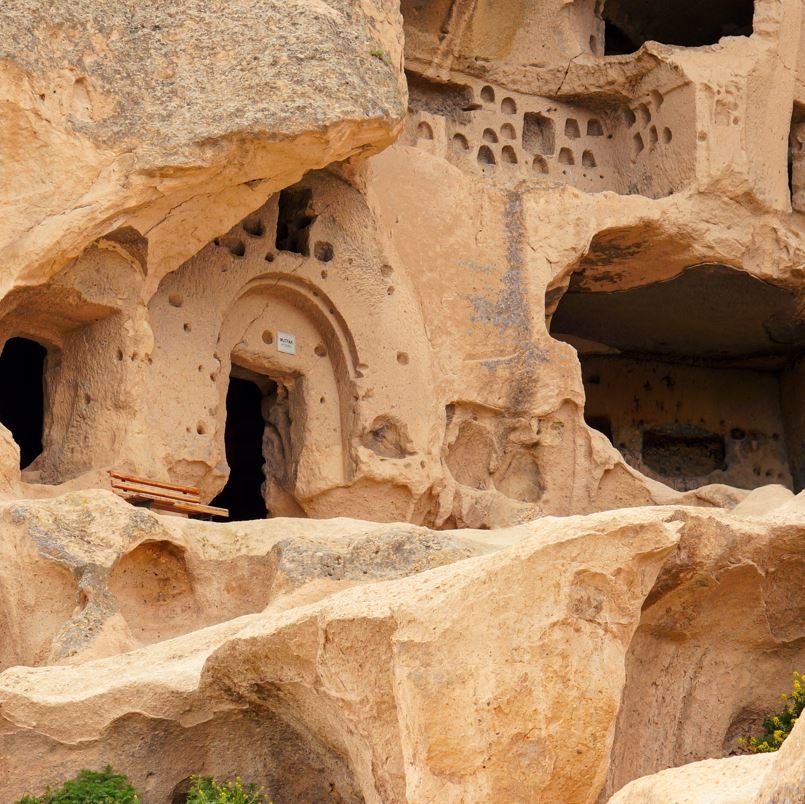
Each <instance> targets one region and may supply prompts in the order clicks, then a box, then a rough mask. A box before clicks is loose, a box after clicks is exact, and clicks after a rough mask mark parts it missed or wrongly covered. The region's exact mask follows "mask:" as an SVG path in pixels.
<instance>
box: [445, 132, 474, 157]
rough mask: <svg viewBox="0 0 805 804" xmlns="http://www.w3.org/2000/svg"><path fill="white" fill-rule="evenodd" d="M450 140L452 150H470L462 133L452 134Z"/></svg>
mask: <svg viewBox="0 0 805 804" xmlns="http://www.w3.org/2000/svg"><path fill="white" fill-rule="evenodd" d="M450 142H451V147H452V149H453V151H456V152H458V153H464V152H465V151H469V150H470V144H469V142H468V141H467V138H466V137H465V136H464V135H463V134H453V139H452V140H451V141H450Z"/></svg>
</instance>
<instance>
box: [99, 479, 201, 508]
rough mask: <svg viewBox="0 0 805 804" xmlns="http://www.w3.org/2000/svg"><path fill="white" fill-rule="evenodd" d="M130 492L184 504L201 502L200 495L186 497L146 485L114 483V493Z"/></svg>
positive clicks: (186, 495)
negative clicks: (179, 501)
mask: <svg viewBox="0 0 805 804" xmlns="http://www.w3.org/2000/svg"><path fill="white" fill-rule="evenodd" d="M117 490H119V491H128V492H131V493H133V494H154V495H156V496H158V497H164V498H165V499H167V500H181V501H182V502H199V503H200V502H201V498H200V497H199V495H198V494H193V495H190V494H185V495H184V496H182V495H179V494H171V493H170V492H168V491H161V490H160V489H158V488H151V487H150V486H147V485H145V484H144V483H136V484H135V483H129V482H125V483H124V482H122V481H118V482H115V481H112V491H117Z"/></svg>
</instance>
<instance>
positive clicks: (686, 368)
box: [550, 253, 805, 490]
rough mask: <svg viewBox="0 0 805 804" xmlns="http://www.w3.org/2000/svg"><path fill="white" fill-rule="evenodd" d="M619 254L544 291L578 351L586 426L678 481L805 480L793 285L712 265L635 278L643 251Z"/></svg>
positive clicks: (661, 476) (803, 318)
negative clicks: (556, 289)
mask: <svg viewBox="0 0 805 804" xmlns="http://www.w3.org/2000/svg"><path fill="white" fill-rule="evenodd" d="M643 256H644V258H645V256H646V255H643ZM614 257H615V258H614V259H612V260H610V261H609V262H608V264H607V265H606V269H605V270H602V266H601V265H597V266H593V265H591V264H590V263H587V265H586V266H584V265H582V267H581V268H580V269H579V271H578V272H577V273H576V274H574V275H573V277H572V278H571V280H570V284H569V289H568V290H567V292H565V293H564V295H562V296H561V298H556V296H555V297H554V298H553V299H551V300H550V302H551V305H552V306H553V308H554V312H553V313H552V316H551V321H550V330H551V334H552V335H553V336H554V337H555V338H557V339H560V340H564V341H566V342H568V343H570V344H571V345H572V346H574V348H575V349H576V350H577V352H578V354H579V360H580V362H581V369H582V380H583V384H584V390H585V396H586V403H585V417H586V420H587V423H588V424H589V425H590V426H591V427H593V428H594V429H597V430H599V431H601V432H602V433H604V434H605V435H606V436H607V437H608V438H609V439H610V440H611V441H612V443H613V444H614V445H615V447H616V448H617V449H618V450H619V451H620V452H621V453H622V455H623V457H624V458H625V459H626V461H627V462H628V463H629V464H631V465H632V466H634V467H635V468H636V469H638V470H640V471H641V472H643V473H644V474H647V475H649V476H651V477H654V478H656V479H658V480H661V481H663V482H665V483H667V484H668V485H670V486H673V487H675V488H678V489H680V490H686V489H690V488H695V487H697V486H700V485H703V484H705V483H713V482H720V483H728V484H730V485H734V486H738V487H742V488H755V487H757V486H760V485H764V484H767V483H781V484H783V485H786V486H789V487H792V488H794V489H796V490H799V489H801V488H802V485H803V466H804V465H805V463H804V462H803V457H804V456H803V454H802V433H803V431H805V428H803V414H802V413H801V407H802V400H803V399H804V398H805V384H804V382H803V379H804V378H805V372H803V355H805V311H804V310H802V309H801V307H800V304H799V303H798V300H797V298H796V296H795V294H794V293H791V292H789V291H788V290H786V289H785V288H783V287H780V286H777V285H773V284H771V283H768V282H764V281H761V280H760V279H758V278H757V277H754V276H752V275H751V274H748V273H747V272H745V271H742V270H740V269H737V268H733V267H729V266H726V265H720V264H712V263H706V264H697V265H691V266H689V267H687V268H685V269H684V270H682V271H679V272H677V273H676V274H675V275H673V276H671V277H669V278H663V279H662V280H659V281H658V280H654V281H652V279H651V278H650V275H651V271H650V269H648V268H647V267H645V266H644V274H643V279H642V282H640V283H638V284H636V285H635V284H633V281H634V276H633V275H630V273H629V271H628V270H627V271H622V268H623V266H624V265H625V264H626V263H628V262H630V261H636V260H638V261H639V257H638V255H637V254H635V253H630V254H628V256H626V255H624V259H623V260H618V259H617V255H614ZM649 262H650V261H649ZM585 268H586V270H585ZM589 271H592V274H590V273H588V272H589ZM596 274H597V280H598V281H596Z"/></svg>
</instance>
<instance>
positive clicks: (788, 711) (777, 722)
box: [738, 671, 805, 754]
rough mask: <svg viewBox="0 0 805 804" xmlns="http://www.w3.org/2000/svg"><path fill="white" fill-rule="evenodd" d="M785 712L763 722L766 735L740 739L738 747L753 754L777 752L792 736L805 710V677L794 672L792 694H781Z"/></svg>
mask: <svg viewBox="0 0 805 804" xmlns="http://www.w3.org/2000/svg"><path fill="white" fill-rule="evenodd" d="M780 697H781V699H782V701H783V703H784V706H783V710H782V712H780V713H779V714H777V715H774V716H773V717H769V718H766V720H764V721H763V728H764V729H765V732H764V734H763V735H762V736H761V737H750V738H749V739H748V740H746V739H743V738H741V739H739V740H738V745H739V746H741V748H743V749H744V750H746V751H749V752H751V753H753V754H767V753H769V752H770V751H776V750H777V749H778V748H779V747H780V746H781V745H782V744H783V741H784V740H785V738H786V737H788V735H789V734H791V729H793V728H794V724H795V723H796V722H797V718H798V717H799V716H800V715H801V714H802V712H803V710H805V676H803V675H801V674H800V673H797V672H796V671H795V672H794V684H793V688H792V690H791V692H783V693H781V696H780Z"/></svg>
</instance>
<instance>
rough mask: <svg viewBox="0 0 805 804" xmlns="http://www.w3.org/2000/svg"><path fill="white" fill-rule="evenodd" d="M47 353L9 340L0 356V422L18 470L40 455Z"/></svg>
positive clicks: (29, 342) (21, 340)
mask: <svg viewBox="0 0 805 804" xmlns="http://www.w3.org/2000/svg"><path fill="white" fill-rule="evenodd" d="M46 358H47V349H46V348H45V347H44V346H42V345H41V344H39V343H37V342H36V341H32V340H30V339H28V338H10V339H9V340H8V341H6V343H5V345H4V346H3V351H2V353H0V422H2V423H3V424H4V425H5V426H6V427H7V428H8V429H9V430H10V431H11V435H12V436H13V437H14V440H15V441H16V442H17V444H18V446H19V448H20V468H21V469H25V468H26V467H27V466H30V465H31V463H33V461H34V460H35V459H36V458H37V457H38V456H39V455H41V454H42V435H43V429H44V415H45V386H44V372H45V360H46Z"/></svg>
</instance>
